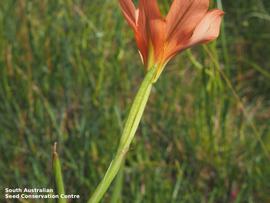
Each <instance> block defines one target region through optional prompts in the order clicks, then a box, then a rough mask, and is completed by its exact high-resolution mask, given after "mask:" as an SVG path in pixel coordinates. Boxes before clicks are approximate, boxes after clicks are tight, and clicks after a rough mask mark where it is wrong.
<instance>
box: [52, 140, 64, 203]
mask: <svg viewBox="0 0 270 203" xmlns="http://www.w3.org/2000/svg"><path fill="white" fill-rule="evenodd" d="M53 172H54V177H55V184H56V190H57V194H58V195H59V199H58V201H57V202H58V203H66V202H67V201H66V199H64V198H61V195H63V194H65V189H64V182H63V176H62V170H61V163H60V159H59V157H58V153H57V143H54V146H53Z"/></svg>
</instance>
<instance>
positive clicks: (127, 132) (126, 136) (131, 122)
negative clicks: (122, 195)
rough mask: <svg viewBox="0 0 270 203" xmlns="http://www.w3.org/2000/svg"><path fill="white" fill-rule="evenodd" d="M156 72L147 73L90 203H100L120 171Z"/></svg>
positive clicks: (154, 69) (152, 70) (154, 70)
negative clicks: (114, 151)
mask: <svg viewBox="0 0 270 203" xmlns="http://www.w3.org/2000/svg"><path fill="white" fill-rule="evenodd" d="M155 74H156V68H152V69H150V70H149V71H148V73H147V74H146V76H145V78H144V80H143V82H142V84H141V86H140V88H139V90H138V92H137V95H136V97H135V99H134V101H133V104H132V106H131V109H130V112H129V115H128V118H127V121H126V123H125V127H124V130H123V134H122V136H121V140H120V144H119V146H118V150H117V153H116V155H115V157H114V159H113V160H112V162H111V164H110V166H109V168H108V169H107V172H106V174H105V176H104V177H103V179H102V180H101V182H100V183H99V185H98V187H97V188H96V190H95V192H94V193H93V195H92V196H91V197H90V199H89V200H88V203H98V202H99V201H100V200H101V198H102V197H103V195H104V194H105V192H106V191H107V189H108V188H109V186H110V184H111V182H112V181H113V179H114V177H115V176H116V174H117V173H118V171H119V168H120V167H121V164H122V162H123V160H124V158H125V155H126V153H127V152H128V150H129V146H130V143H131V142H132V140H133V138H134V135H135V132H136V130H137V128H138V125H139V123H140V120H141V117H142V114H143V111H144V109H145V106H146V103H147V101H148V98H149V95H150V92H151V88H152V83H153V78H154V76H155Z"/></svg>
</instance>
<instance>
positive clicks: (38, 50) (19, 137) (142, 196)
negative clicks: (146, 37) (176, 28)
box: [0, 0, 270, 203]
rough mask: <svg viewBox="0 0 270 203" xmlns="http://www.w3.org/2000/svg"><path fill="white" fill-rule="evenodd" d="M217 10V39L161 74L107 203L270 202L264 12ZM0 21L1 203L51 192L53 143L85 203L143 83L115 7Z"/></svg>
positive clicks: (228, 5)
mask: <svg viewBox="0 0 270 203" xmlns="http://www.w3.org/2000/svg"><path fill="white" fill-rule="evenodd" d="M159 2H160V7H161V9H162V11H164V12H166V11H167V10H168V8H169V5H170V2H171V1H168V0H163V1H159ZM221 3H223V9H224V11H225V12H226V15H225V17H224V24H223V29H222V34H221V36H220V38H219V39H218V40H217V41H216V42H213V43H211V44H209V45H204V46H199V47H196V48H193V49H191V50H188V51H185V52H184V53H182V54H181V55H180V56H177V57H176V58H175V59H174V60H173V61H172V62H171V63H170V64H169V65H168V66H167V68H166V70H165V71H164V73H163V74H162V76H161V78H160V79H159V81H158V82H157V83H156V84H155V87H154V90H153V91H152V94H151V97H150V101H149V103H148V105H147V108H146V111H145V114H144V116H143V120H142V122H141V125H140V127H139V130H138V132H137V134H136V138H135V141H134V142H133V144H132V147H131V151H130V152H129V154H128V156H127V160H126V165H125V167H124V169H123V171H122V172H121V173H120V176H118V178H117V181H116V182H114V184H113V185H112V187H111V188H110V190H109V192H108V193H107V194H106V196H105V198H104V201H103V202H115V203H118V202H124V203H127V202H132V203H133V202H134V203H139V202H142V203H144V202H145V203H167V202H172V203H179V202H180V203H199V202H207V203H211V202H212V203H228V202H239V203H245V202H247V203H268V202H270V193H269V191H270V164H269V161H270V156H269V154H270V82H269V81H270V46H269V45H270V1H269V0H237V1H235V0H226V1H225V0H224V1H223V2H221V0H217V1H212V7H217V6H218V7H221V6H222V4H221ZM0 21H1V23H0V134H1V138H0V158H1V162H0V171H1V173H0V189H1V197H0V200H1V202H15V201H7V200H5V199H4V196H3V195H2V192H3V190H4V188H5V187H41V188H42V187H47V188H52V187H54V182H53V175H52V164H51V162H52V153H51V149H52V145H53V143H54V142H57V143H58V152H59V155H60V158H61V163H62V169H63V176H64V181H65V187H66V192H67V193H68V194H80V196H81V199H80V200H79V201H77V202H86V200H87V198H88V197H89V194H90V193H91V192H93V190H94V188H95V187H96V185H97V183H98V182H99V181H100V179H101V177H102V176H103V175H104V172H105V170H106V169H107V167H108V163H109V162H110V160H111V159H112V157H113V154H114V152H115V150H116V147H117V144H118V141H119V138H120V133H121V129H122V126H123V123H124V119H125V117H126V115H127V113H128V109H129V106H130V104H131V101H132V99H133V97H134V94H135V92H136V90H137V88H138V86H139V83H140V81H141V80H142V78H143V74H144V71H143V68H142V64H141V61H140V57H139V54H138V53H137V50H136V46H135V43H134V40H133V35H132V32H131V30H130V29H129V27H128V26H127V23H126V22H125V20H124V18H123V17H122V15H121V12H120V9H119V6H118V2H117V0H114V1H112V0H103V1H100V0H89V1H86V0H54V1H50V0H42V1H41V0H40V1H34V0H1V1H0ZM21 202H39V201H38V200H34V201H21ZM40 202H42V201H40ZM48 202H49V201H48ZM72 202H76V201H72Z"/></svg>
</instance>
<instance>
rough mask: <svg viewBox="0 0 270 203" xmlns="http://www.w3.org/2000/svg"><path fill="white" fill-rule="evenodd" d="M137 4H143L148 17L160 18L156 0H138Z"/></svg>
mask: <svg viewBox="0 0 270 203" xmlns="http://www.w3.org/2000/svg"><path fill="white" fill-rule="evenodd" d="M139 4H141V5H143V8H144V10H145V14H146V16H147V18H148V19H156V18H162V15H161V13H160V10H159V7H158V3H157V0H140V2H139Z"/></svg>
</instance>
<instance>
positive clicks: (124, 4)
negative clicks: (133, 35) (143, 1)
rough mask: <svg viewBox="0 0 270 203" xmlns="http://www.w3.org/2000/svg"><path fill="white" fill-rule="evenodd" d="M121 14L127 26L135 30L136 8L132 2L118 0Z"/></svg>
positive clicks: (130, 0) (129, 0)
mask: <svg viewBox="0 0 270 203" xmlns="http://www.w3.org/2000/svg"><path fill="white" fill-rule="evenodd" d="M119 3H120V6H121V10H122V13H123V15H124V17H125V18H126V20H127V22H128V24H129V25H130V26H131V27H132V28H133V29H135V28H136V8H135V6H134V4H133V2H132V0H119Z"/></svg>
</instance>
